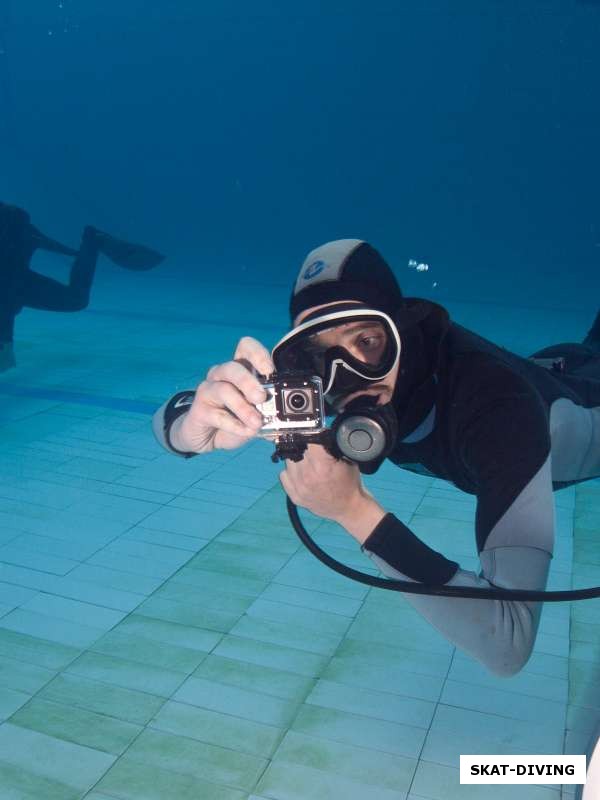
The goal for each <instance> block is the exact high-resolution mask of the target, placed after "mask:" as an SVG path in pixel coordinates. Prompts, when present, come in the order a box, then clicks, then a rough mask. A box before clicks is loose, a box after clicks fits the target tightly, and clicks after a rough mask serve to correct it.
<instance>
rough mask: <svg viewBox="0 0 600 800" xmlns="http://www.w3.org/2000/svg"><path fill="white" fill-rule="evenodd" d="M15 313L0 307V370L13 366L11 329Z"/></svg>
mask: <svg viewBox="0 0 600 800" xmlns="http://www.w3.org/2000/svg"><path fill="white" fill-rule="evenodd" d="M14 326H15V315H14V312H13V311H12V309H8V308H0V372H5V371H6V370H7V369H10V368H11V367H15V366H16V365H17V364H16V361H15V354H14V350H13V329H14Z"/></svg>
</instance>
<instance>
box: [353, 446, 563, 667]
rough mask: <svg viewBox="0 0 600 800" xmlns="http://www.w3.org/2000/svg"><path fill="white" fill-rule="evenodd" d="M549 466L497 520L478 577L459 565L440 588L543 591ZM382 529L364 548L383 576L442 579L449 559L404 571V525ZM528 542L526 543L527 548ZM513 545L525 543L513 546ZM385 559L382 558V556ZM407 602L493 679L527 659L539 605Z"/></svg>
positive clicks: (550, 523)
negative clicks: (462, 587)
mask: <svg viewBox="0 0 600 800" xmlns="http://www.w3.org/2000/svg"><path fill="white" fill-rule="evenodd" d="M549 467H550V465H549V460H548V462H546V464H544V466H543V467H542V469H541V470H540V471H539V473H538V474H537V475H536V476H535V477H534V479H533V480H532V482H531V484H530V485H529V486H527V487H526V489H525V490H524V492H523V493H522V495H521V496H520V497H518V498H517V499H516V501H515V503H514V504H513V506H511V508H510V509H509V510H508V511H507V513H506V514H505V516H504V517H503V518H502V519H501V520H500V521H499V523H498V525H497V526H496V529H495V531H494V532H493V535H492V536H490V539H489V540H488V543H487V544H486V548H485V549H484V550H483V551H482V552H481V554H480V560H481V567H482V570H481V573H480V574H479V575H476V574H475V573H474V572H470V571H467V570H464V569H460V567H459V568H458V569H456V570H455V571H454V573H453V574H452V576H451V577H450V578H449V580H447V581H444V580H440V581H439V583H440V584H442V583H444V584H445V585H447V586H469V587H481V588H490V587H501V588H504V589H531V590H538V591H543V590H544V589H545V587H546V580H547V577H548V571H549V569H550V560H551V558H552V556H551V552H549V551H548V549H546V547H547V546H548V545H546V544H544V546H543V547H540V544H542V543H545V542H550V541H551V540H552V538H553V529H554V514H553V508H554V507H553V498H552V496H551V494H550V496H549V497H548V488H547V487H548V486H549V485H550V486H551V483H550V480H549ZM384 526H385V528H384V530H382V529H381V528H380V529H379V530H378V529H376V530H375V531H374V532H373V534H372V536H371V537H369V539H367V541H366V542H365V544H364V546H363V549H364V550H365V552H367V554H368V555H369V556H370V557H371V559H372V560H373V561H374V563H375V564H376V565H377V566H378V567H379V569H380V570H381V571H382V572H383V573H384V575H386V576H387V577H389V578H395V579H398V580H416V581H420V582H427V583H429V582H431V581H432V579H434V578H435V576H436V575H437V576H439V577H441V578H443V572H444V569H446V567H447V566H448V567H449V565H450V564H451V563H452V562H448V564H447V565H446V564H444V562H445V561H446V559H444V557H443V556H440V554H439V553H435V554H434V555H432V556H429V557H427V558H424V557H423V555H422V556H421V558H420V559H419V569H418V570H415V569H411V568H410V567H411V565H410V564H409V566H408V569H407V568H406V567H404V565H405V564H406V563H407V559H406V554H405V552H403V547H402V544H401V542H402V541H403V539H404V538H405V534H404V531H402V530H401V529H400V526H401V528H405V526H403V525H402V523H401V522H400V521H399V520H396V519H395V517H393V516H392V515H388V516H387V517H386V518H385V519H384ZM376 537H377V538H376ZM415 538H416V537H415ZM378 539H379V541H378ZM528 539H529V540H530V542H531V544H525V543H526V542H527V541H528ZM515 541H521V542H522V543H523V544H522V545H517V544H514V542H515ZM423 547H425V545H423ZM394 550H395V551H396V552H395V553H394ZM378 553H379V554H378ZM383 553H385V557H382V554H383ZM432 553H434V551H432ZM442 559H443V560H442ZM394 564H395V565H397V566H400V565H402V567H403V568H404V569H407V571H406V572H401V571H400V570H399V569H397V568H396V567H395V566H393V565H394ZM434 582H435V581H434ZM404 597H405V598H406V599H407V600H408V602H409V603H410V604H411V605H412V606H413V607H414V608H415V609H416V610H417V611H419V613H420V614H422V615H423V616H424V617H425V618H426V619H427V620H428V621H429V622H430V623H431V624H432V625H433V626H434V627H435V628H437V630H439V631H440V633H442V634H443V635H444V636H445V637H446V638H447V639H449V640H450V641H451V642H453V643H454V644H455V645H456V646H457V647H459V648H460V649H461V650H464V651H465V652H467V653H469V654H470V655H472V656H473V657H474V658H475V659H477V660H478V661H480V662H481V663H482V664H484V666H486V667H487V668H488V669H489V670H490V671H491V672H493V673H495V674H496V675H501V676H510V675H514V674H515V673H517V672H519V670H521V669H522V668H523V667H524V666H525V664H526V662H527V660H528V659H529V656H530V655H531V651H532V649H533V645H534V643H535V638H536V635H537V629H538V624H539V619H540V614H541V610H542V604H541V603H532V602H524V601H513V600H474V599H467V598H464V599H463V598H453V597H434V596H429V595H416V594H405V595H404Z"/></svg>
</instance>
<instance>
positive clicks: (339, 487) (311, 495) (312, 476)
mask: <svg viewBox="0 0 600 800" xmlns="http://www.w3.org/2000/svg"><path fill="white" fill-rule="evenodd" d="M279 479H280V481H281V484H282V486H283V488H284V489H285V492H286V494H287V495H288V497H289V498H290V500H291V501H292V502H293V503H295V504H296V505H298V506H302V508H306V509H308V511H312V513H313V514H317V516H319V517H325V518H326V519H332V520H335V521H336V522H339V521H341V520H342V519H344V518H345V517H346V515H347V513H348V511H349V509H350V508H352V507H354V505H355V504H356V502H357V500H359V499H360V498H361V497H362V496H363V495H364V494H366V490H364V488H363V486H362V482H361V479H360V472H359V469H358V467H357V466H356V464H350V463H348V462H347V461H342V460H338V459H336V458H333V456H331V455H329V453H328V452H327V451H326V450H325V448H324V447H322V446H321V445H318V444H309V445H308V448H307V450H306V453H305V454H304V458H303V459H302V461H286V467H285V470H283V472H281V473H280V475H279Z"/></svg>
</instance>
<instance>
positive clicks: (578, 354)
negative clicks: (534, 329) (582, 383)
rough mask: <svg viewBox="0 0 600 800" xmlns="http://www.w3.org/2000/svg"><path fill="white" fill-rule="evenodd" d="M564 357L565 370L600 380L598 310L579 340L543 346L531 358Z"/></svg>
mask: <svg viewBox="0 0 600 800" xmlns="http://www.w3.org/2000/svg"><path fill="white" fill-rule="evenodd" d="M561 357H562V358H564V359H565V367H566V368H565V372H566V373H568V374H569V375H576V376H578V377H580V378H594V379H595V380H600V311H599V312H598V314H596V319H595V320H594V324H593V325H592V327H591V328H590V330H589V331H588V334H587V336H586V337H585V339H584V340H583V342H581V344H579V343H575V342H565V343H563V344H554V345H551V346H550V347H545V348H544V349H543V350H539V351H538V352H537V353H534V354H533V356H531V358H561Z"/></svg>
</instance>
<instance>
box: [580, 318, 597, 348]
mask: <svg viewBox="0 0 600 800" xmlns="http://www.w3.org/2000/svg"><path fill="white" fill-rule="evenodd" d="M583 344H584V345H586V347H589V348H591V349H592V350H593V351H594V352H595V353H598V354H600V311H599V312H598V313H597V314H596V319H595V320H594V324H593V325H592V327H591V328H590V330H589V331H588V335H587V336H586V337H585V339H584V340H583Z"/></svg>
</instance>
